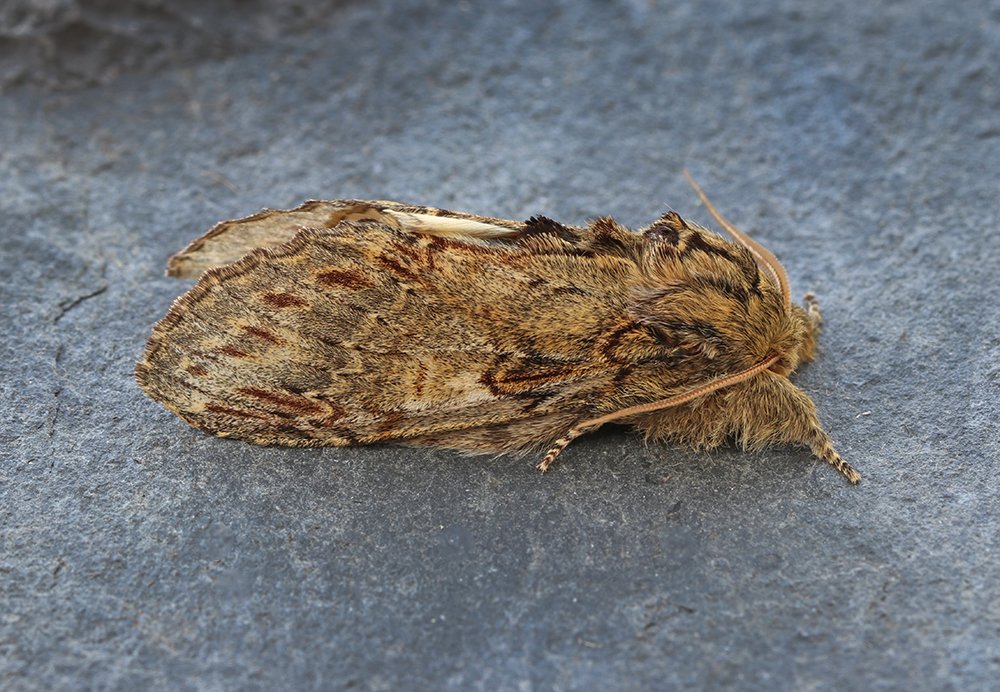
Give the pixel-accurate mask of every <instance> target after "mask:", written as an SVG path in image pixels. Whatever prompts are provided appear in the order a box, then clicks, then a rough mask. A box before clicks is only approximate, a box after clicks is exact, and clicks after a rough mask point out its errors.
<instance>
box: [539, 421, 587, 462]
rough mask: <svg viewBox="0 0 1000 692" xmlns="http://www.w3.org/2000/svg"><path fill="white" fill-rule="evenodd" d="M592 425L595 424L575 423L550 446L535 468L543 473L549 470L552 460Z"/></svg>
mask: <svg viewBox="0 0 1000 692" xmlns="http://www.w3.org/2000/svg"><path fill="white" fill-rule="evenodd" d="M592 427H594V426H591V425H586V424H582V425H574V426H573V427H572V428H570V429H569V430H568V431H567V432H566V434H565V435H563V436H562V437H560V438H559V439H558V440H556V441H555V442H553V443H552V446H551V447H550V448H549V451H548V452H546V453H545V457H544V458H543V459H542V460H541V461H540V462H538V464H537V465H536V466H535V468H536V469H538V470H539V471H541V472H542V473H545V472H546V471H548V470H549V466H551V465H552V462H553V461H555V460H556V457H557V456H559V455H560V454H561V453H562V451H563V450H564V449H566V447H568V446H569V443H570V442H572V441H573V440H575V439H576V438H578V437H580V435H583V434H584V433H585V432H587V431H588V430H590V429H591V428H592Z"/></svg>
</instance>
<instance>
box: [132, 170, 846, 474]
mask: <svg viewBox="0 0 1000 692" xmlns="http://www.w3.org/2000/svg"><path fill="white" fill-rule="evenodd" d="M695 189H696V190H697V191H698V194H699V196H700V197H701V198H702V200H703V201H704V202H705V203H706V207H707V208H708V209H709V210H710V211H711V212H712V214H713V215H714V216H715V217H716V219H717V220H718V221H719V222H720V224H722V225H723V227H724V228H726V229H727V230H728V231H729V232H730V233H731V234H732V235H733V238H734V241H729V240H726V239H724V238H722V237H720V236H717V235H715V234H713V233H711V232H709V231H708V230H706V229H704V228H701V227H700V226H697V225H695V224H693V223H691V222H689V221H685V220H684V219H682V218H681V217H680V216H679V215H678V214H677V213H676V212H669V213H667V214H664V215H663V216H662V217H661V218H660V219H658V220H656V221H654V222H653V223H652V224H650V225H649V226H648V227H646V228H644V229H641V230H640V231H639V232H633V231H631V230H629V229H627V228H625V227H623V226H621V225H620V224H618V223H616V222H615V221H614V220H613V219H610V218H600V219H596V220H594V221H592V222H590V224H589V225H587V226H586V227H582V228H581V227H573V226H567V225H564V224H561V223H558V222H556V221H553V220H551V219H548V218H547V217H541V216H538V217H532V218H531V219H529V220H527V221H524V222H518V221H511V220H507V219H499V218H492V217H485V216H477V215H472V214H463V213H458V212H450V211H443V210H440V209H435V208H431V207H418V206H413V205H406V204H401V203H398V202H386V201H359V200H339V201H328V202H322V201H320V202H307V203H306V204H303V205H302V206H300V207H298V208H297V209H293V210H290V211H275V210H265V211H263V212H261V213H259V214H256V215H254V216H250V217H247V218H245V219H240V220H236V221H227V222H223V223H221V224H219V225H217V226H216V227H215V228H213V229H212V230H211V231H209V232H208V233H207V234H206V235H205V236H203V237H202V238H199V239H198V240H196V241H194V242H193V243H192V244H191V245H190V246H189V247H188V248H187V249H186V250H185V251H184V252H181V253H179V254H178V255H176V256H175V257H173V258H171V261H170V263H169V270H168V273H170V274H172V275H175V276H182V277H192V278H195V277H197V278H198V281H197V283H196V285H195V286H194V287H193V288H192V289H191V290H190V291H188V292H187V293H186V294H184V295H183V296H181V297H180V298H179V299H178V300H177V301H176V302H175V304H174V306H173V307H172V308H171V309H170V311H169V312H168V314H167V316H166V317H165V318H164V319H163V320H162V321H161V322H160V323H159V324H158V325H157V326H156V327H155V328H154V330H153V334H152V336H151V337H150V339H149V343H148V345H147V347H146V351H145V353H144V355H143V357H142V359H141V360H140V361H139V363H138V364H137V366H136V376H137V379H138V381H139V384H140V385H141V386H142V388H143V389H144V390H145V391H146V393H147V394H149V395H150V396H151V397H152V398H153V399H155V400H157V401H159V402H161V403H163V404H164V405H165V406H166V407H167V408H169V409H170V410H171V411H173V412H174V413H176V414H177V415H178V416H180V417H181V418H182V419H184V420H185V421H187V422H188V423H190V424H191V425H193V426H195V427H197V428H200V429H202V430H206V431H208V432H211V433H214V434H216V435H219V436H224V437H233V438H237V439H242V440H246V441H250V442H255V443H259V444H280V445H288V446H297V447H312V446H326V445H333V446H343V445H353V444H368V443H375V442H400V443H406V444H414V445H432V446H437V447H444V448H449V449H458V450H465V451H469V452H477V453H497V452H514V451H525V450H530V449H537V448H540V447H541V448H544V447H546V446H547V447H548V450H549V451H548V453H547V454H546V455H545V457H544V458H543V459H542V461H541V462H540V463H539V464H538V465H537V466H538V469H539V470H540V471H543V472H544V471H545V470H547V469H548V468H549V466H550V465H551V464H552V462H553V461H554V460H555V459H556V457H557V456H558V455H559V453H560V452H561V451H562V450H563V449H565V447H566V446H567V445H569V444H570V442H572V441H573V440H574V439H575V438H576V437H579V436H580V435H583V434H585V433H587V432H590V431H592V430H594V429H596V428H598V427H600V426H601V425H603V424H604V423H606V422H611V421H620V422H625V423H628V424H631V425H632V426H634V427H635V428H637V429H638V430H640V431H641V432H642V433H644V434H645V436H646V437H647V438H648V439H653V440H659V439H662V440H671V441H674V442H678V443H683V444H688V445H690V446H692V447H694V448H698V449H706V448H712V447H716V446H718V445H720V444H723V443H724V442H725V441H726V440H727V439H729V438H730V437H733V436H735V437H736V439H737V441H738V442H740V443H741V444H742V445H743V446H745V447H749V448H760V447H764V446H767V445H771V444H801V445H804V446H807V447H809V448H810V450H811V451H812V453H813V454H814V455H815V456H816V457H817V458H820V459H823V460H824V461H826V462H828V463H829V464H831V465H832V466H834V468H836V469H837V470H838V471H840V473H841V474H843V475H844V476H845V477H846V478H847V479H848V480H849V481H851V482H852V483H856V482H858V480H859V479H860V476H859V475H858V473H857V471H855V470H854V469H853V468H852V467H851V466H850V465H848V464H847V462H846V461H844V460H843V459H842V458H841V457H840V455H839V454H837V452H836V450H835V449H834V448H833V446H832V443H831V442H830V439H829V437H828V436H827V434H826V433H825V432H824V431H823V429H822V427H821V426H820V424H819V420H818V417H817V415H816V410H815V406H814V405H813V402H812V400H811V399H810V398H809V397H808V396H807V395H806V394H805V393H804V392H802V390H800V389H799V388H797V387H796V386H795V385H794V384H792V382H791V380H790V379H789V375H790V374H791V373H792V372H793V371H794V370H795V368H796V367H797V366H798V364H799V363H800V362H804V361H808V360H811V359H812V358H813V356H814V355H815V349H816V337H817V335H818V332H819V327H820V322H821V315H820V312H819V307H818V305H817V304H816V301H815V298H814V297H813V296H812V295H811V294H808V295H807V297H806V301H805V306H804V307H803V306H799V305H794V304H792V303H791V301H790V300H789V299H788V296H789V290H788V279H787V274H786V273H785V271H784V268H783V267H781V265H780V263H778V261H777V259H776V258H775V257H774V255H773V254H772V253H771V252H770V251H768V250H767V249H766V248H764V247H763V246H761V245H760V244H759V243H756V242H755V241H753V240H751V239H750V238H748V237H747V236H746V234H744V233H742V232H741V231H739V230H738V229H735V227H733V226H732V224H729V222H728V221H726V220H725V219H724V218H723V217H722V216H721V215H719V214H718V212H717V211H716V210H715V208H714V207H713V206H711V203H710V202H708V198H707V197H706V196H705V195H704V193H703V192H701V190H700V189H699V188H697V186H696V187H695Z"/></svg>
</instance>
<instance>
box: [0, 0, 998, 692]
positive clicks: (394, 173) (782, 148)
mask: <svg viewBox="0 0 1000 692" xmlns="http://www.w3.org/2000/svg"><path fill="white" fill-rule="evenodd" d="M166 5H167V3H163V4H162V5H160V4H157V3H153V2H149V3H145V4H140V6H141V7H146V8H150V7H154V8H155V7H165V6H166ZM263 6H264V3H259V4H257V5H253V6H252V10H253V11H248V12H247V13H246V14H245V15H244V16H241V15H240V14H239V13H238V11H237V10H233V11H231V12H221V11H220V12H221V14H220V15H219V16H220V17H221V18H220V19H218V20H217V22H218V26H219V29H218V31H215V30H212V29H205V30H203V31H201V32H200V33H197V32H195V33H196V34H197V35H192V36H189V37H186V38H185V39H184V40H187V41H190V42H191V43H190V45H188V44H186V43H185V44H183V49H181V48H177V46H178V45H182V44H176V43H172V41H174V39H175V38H176V36H177V35H178V34H176V31H177V30H176V26H177V25H176V24H175V23H172V21H168V20H165V23H164V27H161V28H160V29H157V28H156V27H155V26H153V27H152V28H149V27H150V26H152V25H145V24H143V25H142V26H141V27H140V29H135V26H134V25H132V24H129V19H128V17H129V15H127V14H121V15H119V14H116V13H115V10H114V7H113V6H112V5H111V4H107V7H106V8H105V6H104V5H98V4H96V3H95V4H91V3H84V2H83V0H80V1H79V2H70V1H68V0H67V1H65V2H56V3H47V4H46V3H30V2H29V3H20V4H18V5H17V7H19V8H20V10H19V11H20V12H21V14H18V15H16V16H15V17H14V19H11V17H12V16H13V15H12V14H11V13H9V12H6V13H0V19H2V20H3V22H4V24H3V26H2V31H0V54H2V56H3V57H2V58H0V59H2V65H0V75H2V80H3V81H2V83H3V84H4V85H5V86H6V87H7V89H6V91H5V92H4V94H3V97H2V98H0V200H2V201H0V209H2V212H3V213H2V216H0V240H2V242H0V272H2V274H3V281H2V282H0V305H2V313H0V315H2V317H0V319H2V323H0V326H2V330H3V339H2V340H0V349H2V350H0V392H2V397H0V401H2V405H3V415H2V416H0V444H2V449H3V450H4V453H3V457H4V458H3V463H2V464H0V686H2V687H4V688H5V689H14V690H21V689H78V688H82V687H89V688H113V689H131V688H153V689H167V688H169V689H176V688H189V689H224V688H250V689H262V688H274V687H279V686H280V687H286V688H288V687H291V688H298V689H310V688H312V689H316V688H322V689H332V688H349V687H356V688H359V689H399V688H403V687H407V688H434V689H441V688H444V689H470V688H471V689H498V688H500V689H511V688H520V689H548V688H556V689H604V688H609V689H648V688H650V687H655V688H675V687H682V686H684V687H687V686H695V687H718V686H730V687H736V688H768V689H789V690H794V689H810V688H815V687H823V688H826V687H831V686H833V687H837V688H880V689H985V688H987V687H988V686H989V685H990V684H994V682H995V680H996V679H998V678H1000V586H998V578H997V577H998V551H1000V517H998V510H997V507H998V503H1000V484H998V475H1000V430H998V427H1000V426H998V422H997V421H998V420H1000V403H998V402H1000V397H998V394H1000V326H998V325H1000V308H998V302H997V299H996V298H997V295H998V294H1000V280H998V279H997V269H998V267H1000V240H998V234H997V227H998V224H1000V202H998V187H997V180H998V178H1000V122H998V119H997V113H998V112H1000V90H998V86H997V85H998V84H1000V78H998V77H1000V75H998V67H997V66H998V65H1000V6H998V5H997V4H996V3H995V2H994V3H983V2H971V1H968V0H956V2H951V3H948V6H947V8H946V9H947V11H945V8H943V7H942V5H941V3H935V2H930V1H929V0H912V1H906V2H902V1H901V2H895V3H891V4H882V3H860V2H834V3H806V4H803V3H800V2H785V1H782V0H768V1H766V2H762V3H753V4H752V5H751V4H743V6H736V4H734V3H728V2H706V3H697V4H696V3H666V2H658V1H655V0H650V1H648V2H647V1H645V0H632V1H628V2H619V3H604V2H554V3H546V4H544V5H543V4H537V5H536V4H531V3H523V4H520V3H513V2H512V3H491V2H478V1H473V0H469V1H467V2H460V3H454V4H444V3H442V4H440V5H437V4H435V5H430V4H424V3H418V2H409V1H406V0H398V1H396V0H392V1H389V0H387V1H384V2H376V3H364V4H361V3H358V4H348V5H344V4H338V3H331V4H330V5H329V6H328V11H327V12H324V13H322V14H321V15H314V16H311V19H310V21H308V22H305V23H301V22H297V21H292V22H288V21H286V20H285V19H283V18H282V15H281V14H280V11H278V12H279V13H278V14H276V15H273V16H272V15H269V14H267V13H266V12H265V10H264V9H262V8H263ZM52 7H57V8H58V7H63V8H69V9H70V10H72V11H81V12H82V11H83V10H84V9H88V8H89V9H88V11H95V12H96V11H97V10H94V9H93V8H104V9H101V10H100V11H101V12H102V13H103V14H101V15H100V16H101V17H102V18H103V20H102V21H105V20H106V22H107V23H109V24H107V25H115V26H117V24H115V22H117V21H119V20H120V21H121V23H122V25H123V26H130V27H132V28H131V29H129V30H128V31H124V34H123V36H124V37H125V38H123V39H122V40H121V41H118V42H115V41H110V42H102V41H96V42H94V48H93V50H94V51H97V52H96V53H93V54H91V53H89V52H88V48H87V45H88V44H87V42H83V43H74V41H73V40H72V36H70V37H69V38H65V37H63V36H62V35H61V34H59V33H58V32H56V33H54V34H52V36H53V38H52V41H51V42H50V44H49V45H50V47H49V48H48V49H47V50H50V53H47V54H45V55H44V56H43V57H44V59H41V58H39V57H38V55H37V54H36V53H35V52H34V50H35V49H34V48H31V47H30V46H28V47H25V45H26V44H24V43H23V42H22V43H16V42H11V40H10V39H9V36H10V35H11V33H12V32H14V31H15V29H16V28H17V27H21V28H24V27H28V26H30V27H36V26H37V25H38V24H37V23H38V22H41V21H42V18H43V15H44V13H45V12H46V11H48V10H47V9H46V8H52ZM180 7H181V9H180V10H177V12H178V16H181V15H183V16H185V17H186V18H188V19H192V18H195V19H197V18H198V17H199V16H202V15H198V14H197V13H198V12H200V11H207V10H200V9H198V7H197V4H196V3H188V4H185V5H181V6H180ZM184 13H189V14H184ZM95 21H96V20H95ZM192 21H194V20H193V19H192ZM15 25H16V26H15ZM12 26H14V29H12ZM100 26H105V24H101V25H100ZM240 27H245V28H246V33H247V35H248V36H251V37H252V38H253V40H251V41H248V42H240V41H242V39H240V38H239V37H238V36H234V33H238V32H239V29H240ZM132 29H135V30H134V31H133V30H132ZM39 31H41V32H42V33H43V34H44V30H41V29H40V30H39ZM69 33H70V34H73V32H69ZM110 33H112V34H113V33H114V32H113V31H112V32H110ZM181 33H183V32H181ZM73 35H74V36H75V34H73ZM136 36H141V37H142V39H141V40H139V39H135V40H132V39H131V38H129V37H132V38H134V37H136ZM3 37H6V38H3ZM172 37H173V38H172ZM217 41H218V42H226V41H235V43H227V44H226V45H229V46H236V48H233V49H226V50H216V49H215V48H213V47H212V45H211V44H213V43H215V42H217ZM149 42H152V43H153V44H156V45H159V46H161V47H162V48H161V49H158V50H160V52H159V53H158V54H157V55H158V56H159V57H156V58H155V59H152V58H151V59H150V62H144V58H142V57H141V54H142V53H143V51H144V50H146V47H147V46H148V45H151V44H150V43H149ZM29 43H30V42H29ZM101 51H105V52H103V53H102V52H101ZM181 54H183V55H181ZM86 60H93V61H94V62H93V63H92V64H94V65H98V67H97V68H95V69H93V70H91V69H90V68H86V69H84V67H80V69H79V71H80V72H81V74H82V75H83V76H82V77H81V76H79V75H77V76H76V77H73V76H72V75H71V76H70V77H69V78H67V77H66V75H65V74H64V72H65V71H66V70H71V69H76V67H77V66H82V65H84V62H85V61H86ZM101 65H110V66H111V67H110V68H108V69H105V68H103V67H100V66H101ZM119 67H120V69H119ZM109 70H110V71H111V72H114V73H115V74H117V75H118V76H117V77H115V78H112V77H113V75H112V74H110V72H109ZM11 75H14V77H12V76H11ZM80 84H89V85H90V86H79V85H80ZM74 85H77V86H76V87H75V88H72V87H74ZM684 166H687V167H689V168H690V169H691V171H692V172H693V174H694V175H695V177H696V178H697V179H698V180H699V181H700V182H701V183H702V184H703V186H704V187H706V189H707V190H708V192H709V193H710V194H711V195H712V196H713V199H714V201H715V202H716V203H717V204H718V205H719V206H720V208H721V209H723V211H724V212H725V213H726V214H727V215H728V216H729V217H731V218H732V219H733V220H734V221H736V222H737V223H739V224H740V225H742V226H743V227H744V228H745V229H746V230H748V231H750V232H752V233H754V234H755V235H756V237H758V238H759V239H761V240H762V241H764V242H765V243H766V244H767V245H769V246H770V247H771V248H772V249H773V250H774V251H775V252H776V253H777V254H778V256H779V257H780V258H781V259H782V260H783V261H784V263H785V265H786V267H787V268H788V270H789V273H790V276H791V281H792V286H793V290H794V291H795V294H796V295H801V294H802V293H803V292H805V291H806V290H812V291H815V292H816V293H817V295H818V296H819V298H820V300H821V302H822V304H823V307H824V311H825V316H826V331H825V333H824V336H823V339H822V344H821V355H820V358H819V359H818V360H817V361H816V362H815V363H813V364H811V365H809V366H808V367H807V368H805V369H804V370H803V371H802V372H801V373H799V374H798V376H797V379H796V381H797V382H798V383H799V384H801V385H802V386H803V387H804V388H805V389H806V390H807V391H808V392H809V393H810V394H811V395H812V396H813V398H814V399H815V400H816V402H817V404H818V406H819V409H820V412H821V418H822V420H823V421H824V423H825V424H826V425H827V426H828V428H829V430H830V432H831V434H832V435H833V437H834V439H835V440H836V441H837V443H838V445H839V448H840V450H841V451H842V452H843V453H844V456H845V457H847V458H848V459H849V460H850V461H852V462H853V463H855V464H856V465H857V466H858V467H859V469H860V470H861V471H862V473H863V474H864V481H863V484H862V485H861V486H860V487H857V488H852V487H850V486H849V485H848V484H846V483H845V482H844V481H843V479H841V478H839V477H838V476H837V475H836V474H835V473H834V472H833V471H832V470H831V469H829V468H825V467H824V466H822V465H820V464H818V463H817V462H815V461H813V460H812V459H811V458H810V457H809V456H808V453H807V452H806V451H804V450H799V449H775V450H770V451H767V452H765V453H761V454H746V453H743V452H741V451H739V450H737V449H734V448H724V449H722V450H719V451H717V452H714V453H712V454H701V453H695V452H692V451H689V450H685V449H681V448H676V447H670V446H662V445H652V446H645V445H644V444H643V443H642V441H641V440H638V439H635V438H634V437H633V436H631V435H629V434H628V433H627V432H625V431H623V430H621V429H608V430H604V431H601V432H600V433H598V434H595V435H591V436H588V437H587V438H584V439H581V440H579V441H578V442H576V443H574V444H573V446H571V447H570V448H569V449H568V450H567V452H566V453H565V455H564V457H563V458H562V460H561V464H560V465H559V467H558V468H557V469H556V470H555V471H554V472H553V473H550V474H548V475H546V476H545V477H540V476H539V475H538V474H537V473H535V472H534V470H533V468H532V465H531V464H530V463H528V462H525V461H517V460H510V459H490V458H473V459H470V458H466V457H462V456H460V455H456V454H452V453H446V452H439V451H433V450H411V449H400V448H394V447H371V448H351V449H331V450H287V449H277V448H258V447H251V446H247V445H244V444H241V443H235V442H231V441H225V440H219V439H215V438H211V437H207V436H205V435H203V434H201V433H199V432H197V431H195V430H192V429H190V428H188V427H187V426H185V425H184V424H183V423H182V422H181V421H179V420H178V419H177V418H175V417H174V416H172V415H171V414H169V413H168V412H167V411H165V410H163V409H161V408H160V407H158V406H157V405H156V404H154V403H153V402H151V401H149V400H147V399H146V398H144V397H143V396H142V394H141V393H140V392H139V390H138V389H137V387H136V385H135V383H134V381H133V379H132V367H133V363H134V361H135V359H136V358H137V357H138V355H139V354H140V353H141V350H142V347H143V344H144V342H145V339H146V337H147V335H148V333H149V330H150V329H151V327H152V325H153V324H154V323H155V322H156V320H157V319H159V318H160V317H161V316H162V315H163V314H164V313H165V312H166V310H167V308H168V307H169V305H170V303H171V301H172V300H173V299H174V298H175V297H176V296H177V295H179V294H180V293H181V292H182V291H183V290H184V289H185V287H186V285H185V284H183V283H179V282H176V281H172V280H168V279H166V278H165V277H164V276H163V267H164V262H165V260H166V258H167V257H168V256H169V254H171V253H172V252H174V251H176V250H178V249H180V248H181V247H183V246H184V245H185V244H186V243H187V242H188V241H189V240H190V239H191V238H193V237H194V236H196V235H197V234H199V233H201V232H202V231H203V230H204V229H206V228H208V227H209V226H210V225H211V224H213V223H214V222H215V221H217V220H219V219H223V218H230V217H234V216H240V215H245V214H248V213H251V212H253V211H255V210H257V209H259V208H261V207H264V206H268V207H289V206H292V205H295V204H297V203H299V202H300V201H302V200H303V199H308V198H317V197H319V198H334V197H342V198H350V197H357V198H383V199H398V200H401V201H409V202H414V203H420V204H430V205H434V206H439V207H445V208H452V209H459V210H468V211H473V212H477V213H483V214H490V215H496V216H503V217H511V218H527V217H528V216H531V215H533V214H544V215H546V216H549V217H552V218H555V219H558V220H563V221H567V222H573V223H579V222H582V221H584V220H585V219H586V218H587V217H589V216H596V215H601V214H613V215H615V216H616V217H617V218H618V219H619V220H621V221H622V222H624V223H626V224H629V225H633V226H638V225H640V224H643V223H645V222H648V221H649V220H650V219H653V218H655V217H656V216H657V215H658V214H660V213H662V212H663V211H664V210H665V209H667V208H668V205H670V207H669V208H674V209H677V210H678V211H679V212H681V213H682V214H685V215H687V216H690V217H693V218H695V219H696V220H700V221H702V222H706V223H708V222H709V219H708V216H707V214H706V213H705V211H704V209H703V208H702V207H700V206H699V205H698V204H697V201H696V198H695V196H694V194H693V193H692V192H691V191H690V189H689V188H688V187H687V186H686V183H685V182H684V180H683V177H682V175H681V169H682V168H683V167H684Z"/></svg>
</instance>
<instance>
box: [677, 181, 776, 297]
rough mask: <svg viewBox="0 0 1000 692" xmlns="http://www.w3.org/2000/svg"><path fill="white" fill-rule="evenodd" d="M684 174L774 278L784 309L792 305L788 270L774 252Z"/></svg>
mask: <svg viewBox="0 0 1000 692" xmlns="http://www.w3.org/2000/svg"><path fill="white" fill-rule="evenodd" d="M684 176H685V177H686V178H687V179H688V183H690V184H691V187H693V188H694V191H695V192H696V193H697V194H698V197H699V199H701V203H702V204H704V205H705V208H706V209H708V213H709V214H711V215H712V218H714V219H715V220H716V222H717V223H718V224H719V225H720V226H722V227H723V228H724V229H726V232H727V233H728V234H729V235H731V236H732V237H733V238H735V239H736V241H737V242H739V243H740V244H741V245H743V246H744V247H745V248H746V249H747V250H749V251H750V252H751V253H753V256H754V257H756V258H757V261H759V262H761V263H762V264H763V265H764V268H765V269H767V270H768V272H769V273H770V274H771V277H772V278H773V279H774V281H775V283H777V284H778V288H780V289H781V299H782V301H784V304H785V310H788V309H789V308H791V306H792V292H791V290H790V289H789V287H788V272H786V271H785V268H784V267H783V266H782V265H781V262H779V261H778V258H777V257H775V256H774V253H773V252H771V251H770V250H768V249H767V248H766V247H764V246H763V245H761V244H760V243H758V242H757V241H756V240H754V239H753V238H751V237H750V236H749V235H747V234H746V233H744V232H743V231H741V230H740V229H738V228H736V226H734V225H733V224H731V223H729V221H727V220H726V217H724V216H723V215H722V214H720V213H719V210H718V209H716V208H715V205H714V204H712V202H711V200H709V199H708V195H706V194H705V193H704V192H702V189H701V188H700V187H698V183H696V182H695V181H694V178H692V177H691V174H690V173H688V170H687V169H686V168H685V169H684Z"/></svg>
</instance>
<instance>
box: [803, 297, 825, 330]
mask: <svg viewBox="0 0 1000 692" xmlns="http://www.w3.org/2000/svg"><path fill="white" fill-rule="evenodd" d="M804 299H805V303H806V315H807V316H808V317H809V323H810V324H811V325H812V328H813V333H816V332H818V331H819V328H820V327H821V326H822V325H823V313H821V312H820V310H819V301H818V300H816V294H815V293H813V292H812V291H809V292H808V293H806V294H805V296H804Z"/></svg>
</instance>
